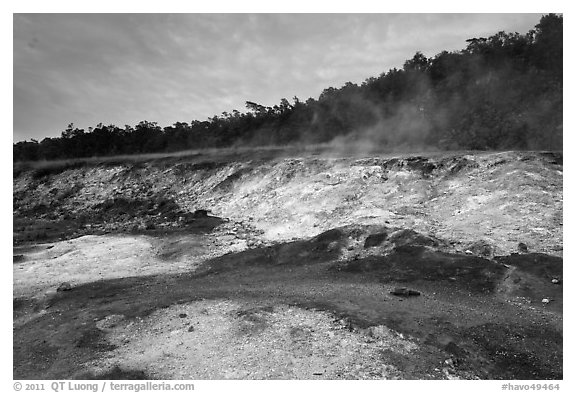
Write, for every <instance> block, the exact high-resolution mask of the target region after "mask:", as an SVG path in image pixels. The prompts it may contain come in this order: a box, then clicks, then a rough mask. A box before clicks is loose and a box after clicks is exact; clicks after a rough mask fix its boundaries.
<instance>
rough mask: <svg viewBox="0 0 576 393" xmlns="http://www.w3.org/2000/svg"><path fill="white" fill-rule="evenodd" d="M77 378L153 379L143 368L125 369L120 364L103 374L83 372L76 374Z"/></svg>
mask: <svg viewBox="0 0 576 393" xmlns="http://www.w3.org/2000/svg"><path fill="white" fill-rule="evenodd" d="M76 379H87V380H98V379H100V380H102V379H103V380H118V379H123V380H128V381H132V380H145V379H148V380H153V379H154V378H152V377H150V376H149V375H148V374H146V373H145V372H144V371H142V370H124V369H122V368H120V367H118V366H114V367H113V368H112V369H111V370H109V371H107V372H105V373H102V374H97V375H96V374H92V373H82V374H79V375H77V376H76Z"/></svg>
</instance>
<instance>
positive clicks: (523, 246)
mask: <svg viewBox="0 0 576 393" xmlns="http://www.w3.org/2000/svg"><path fill="white" fill-rule="evenodd" d="M518 252H519V253H520V254H525V253H527V252H528V246H527V245H526V244H525V243H518Z"/></svg>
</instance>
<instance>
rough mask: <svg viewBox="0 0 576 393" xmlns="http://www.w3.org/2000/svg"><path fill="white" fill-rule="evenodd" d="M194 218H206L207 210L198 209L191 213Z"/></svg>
mask: <svg viewBox="0 0 576 393" xmlns="http://www.w3.org/2000/svg"><path fill="white" fill-rule="evenodd" d="M193 217H194V218H206V217H208V210H204V209H198V210H196V211H195V212H194V214H193Z"/></svg>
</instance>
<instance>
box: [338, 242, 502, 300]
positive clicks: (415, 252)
mask: <svg viewBox="0 0 576 393" xmlns="http://www.w3.org/2000/svg"><path fill="white" fill-rule="evenodd" d="M337 269H338V270H339V271H343V272H351V273H359V272H363V273H365V272H371V273H373V274H375V275H377V276H378V277H379V278H380V279H381V280H382V281H383V282H411V281H418V280H425V281H446V282H450V283H452V284H454V285H458V286H460V287H463V288H465V289H468V290H470V291H473V292H485V293H488V292H492V291H493V290H494V289H495V288H496V286H497V284H498V283H499V282H500V280H501V279H502V277H503V276H504V274H505V272H506V268H505V267H504V266H502V265H500V264H497V263H494V262H492V261H489V260H487V259H483V258H479V257H474V256H466V255H457V254H448V253H444V252H439V251H431V250H428V249H426V248H425V247H422V246H413V245H406V246H400V247H396V248H395V250H394V252H393V253H392V254H390V255H386V256H370V257H366V258H363V259H358V260H353V261H348V262H346V263H344V264H341V265H338V266H337Z"/></svg>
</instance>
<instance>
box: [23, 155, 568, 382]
mask: <svg viewBox="0 0 576 393" xmlns="http://www.w3.org/2000/svg"><path fill="white" fill-rule="evenodd" d="M562 164H563V162H562V154H561V153H545V152H502V153H454V154H446V153H444V154H427V155H399V156H392V155H389V156H381V157H345V158H341V157H333V156H330V155H325V154H323V152H314V153H310V152H308V153H307V154H287V153H286V152H285V153H284V154H283V156H279V155H278V152H277V151H274V150H258V151H242V152H234V151H222V152H211V153H210V154H199V153H198V154H194V155H189V156H178V157H164V158H162V157H155V158H147V159H142V160H107V161H102V162H65V163H48V164H43V165H37V166H35V167H19V166H17V167H16V168H15V172H14V182H13V200H14V264H13V267H14V276H13V277H14V287H13V288H14V289H13V292H14V378H17V379H23V378H31V379H42V378H82V379H87V378H110V379H111V378H126V379H138V378H161V379H227V378H232V379H316V378H320V379H383V378H384V379H452V378H454V379H498V378H503V379H561V378H562V358H563V357H562V309H563V305H562V285H563V277H562V272H563V269H562V248H563V241H562V224H563V222H562V171H563V165H562ZM65 282H66V283H69V285H65V286H62V287H60V285H61V284H62V283H65ZM59 287H60V289H61V290H58V288H59ZM402 288H406V289H402ZM412 295H413V296H412Z"/></svg>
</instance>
